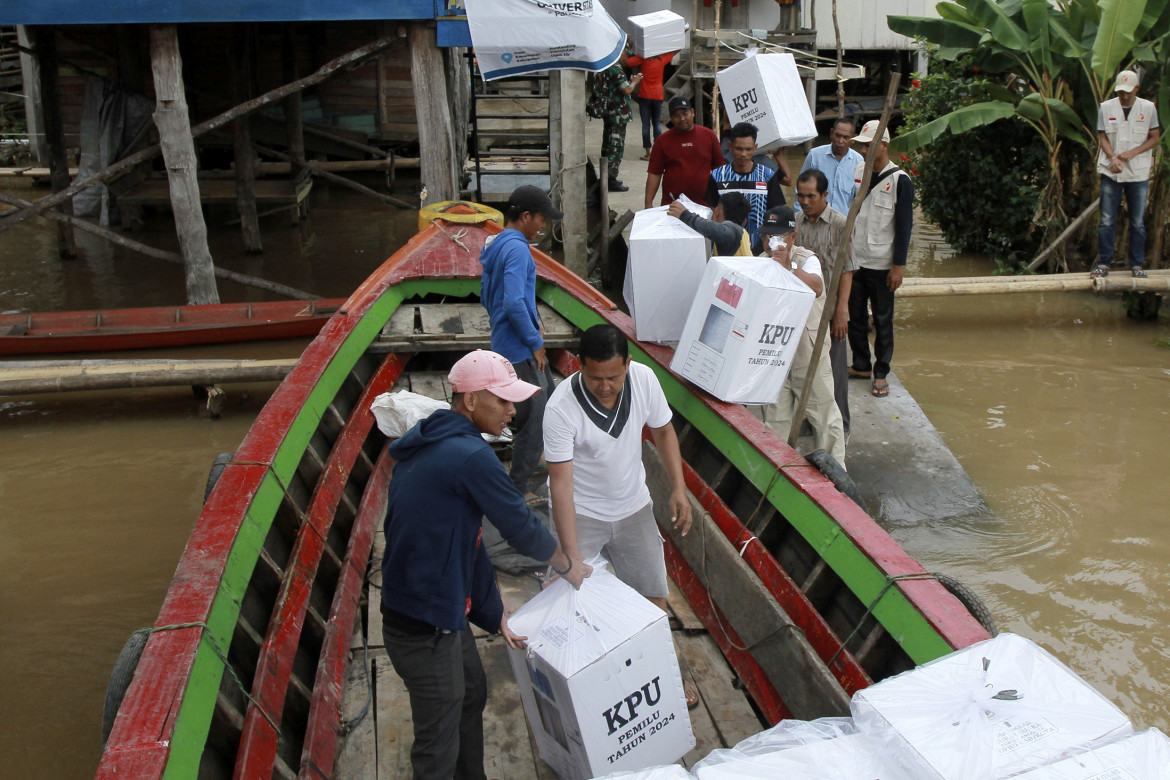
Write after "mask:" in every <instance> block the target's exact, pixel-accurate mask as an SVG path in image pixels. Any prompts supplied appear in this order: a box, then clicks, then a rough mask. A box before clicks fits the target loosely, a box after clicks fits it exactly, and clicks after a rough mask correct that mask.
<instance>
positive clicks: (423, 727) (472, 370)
mask: <svg viewBox="0 0 1170 780" xmlns="http://www.w3.org/2000/svg"><path fill="white" fill-rule="evenodd" d="M447 378H448V380H449V381H450V382H451V390H452V392H453V397H452V399H451V408H450V409H442V410H439V411H437V412H434V413H433V414H431V415H430V416H429V417H427V418H426V419H425V420H423V421H422V422H420V423H418V424H417V425H415V426H414V427H413V428H411V429H410V430H409V431H407V432H406V434H405V435H404V436H403V437H402V438H401V439H398V440H397V441H394V442H392V443H391V444H390V455H391V456H392V457H393V458H394V460H395V461H397V464H396V465H395V467H394V479H392V480H391V481H390V488H389V498H388V502H387V506H386V520H385V523H384V525H383V529H384V531H385V534H386V553H385V555H384V557H383V558H382V638H383V639H384V640H385V643H386V652H387V654H388V655H389V656H390V662H391V663H392V664H393V665H394V671H395V672H397V673H398V676H399V677H401V678H402V681H403V683H404V684H405V685H406V690H407V692H408V693H409V694H410V709H411V716H412V718H413V720H414V744H413V745H412V746H411V749H410V763H411V768H412V770H413V773H414V778H415V780H450V778H452V777H460V778H484V777H485V775H484V770H483V709H484V705H485V703H486V701H487V679H486V677H485V675H484V671H483V664H482V663H481V662H480V659H479V653H478V651H477V650H476V647H475V640H474V639H473V638H472V636H471V630H470V628H469V626H468V621H471V622H473V623H475V624H476V625H477V626H480V627H481V628H483V629H484V630H486V631H490V632H492V633H496V632H499V633H500V634H501V635H502V636H503V637H504V640H505V641H506V642H507V643H508V646H509V647H519V646H521V645H520V644H519V643H520V642H522V641H523V640H524V639H525V637H518V636H516V635H515V634H514V633H512V631H511V630H510V629H509V628H508V620H507V616H506V614H505V610H504V604H503V600H502V599H501V598H500V592H499V590H498V589H497V588H496V580H495V574H494V572H493V571H492V564H491V561H490V560H489V559H488V555H487V551H486V550H485V549H484V548H483V545H482V544H481V543H480V539H481V537H482V535H483V528H482V526H481V525H480V522H481V518H483V517H486V518H487V519H488V520H490V521H491V522H492V524H493V525H495V527H496V528H498V529H499V531H500V533H501V534H502V535H503V536H504V538H505V539H507V540H508V543H509V544H511V545H512V546H513V547H515V548H516V549H517V550H519V551H520V552H521V553H523V554H525V555H528V556H531V557H533V558H535V559H537V560H540V561H548V562H549V563H550V564H551V565H552V567H553V570H554V571H556V572H557V573H558V574H560V575H561V576H562V577H564V578H565V579H566V580H568V581H569V582H570V583H572V585H573V587H576V588H579V587H581V582H582V581H583V580H584V579H585V578H586V577H588V576H589V574H590V573H591V572H592V571H593V569H592V568H591V567H590V566H589V565H588V564H586V563H584V562H583V561H580V560H573V559H572V558H569V557H568V556H567V555H566V554H565V552H564V551H563V550H562V549H561V548H559V547H557V543H556V540H554V539H553V537H552V534H550V533H549V532H548V531H547V530H546V529H545V528H544V527H543V526H542V525H541V524H540V522H539V521H538V520H537V519H536V517H535V516H534V515H533V514H532V511H531V510H530V509H528V508H527V507H526V506H525V504H524V498H523V496H521V495H520V492H519V491H518V490H516V488H515V487H514V486H513V485H512V483H511V482H510V481H509V480H508V475H507V474H506V473H505V472H504V467H503V465H502V464H501V463H500V461H499V459H498V458H496V455H495V453H494V452H493V451H492V449H491V447H490V446H489V445H488V444H487V442H485V441H484V440H483V438H482V436H481V435H480V434H483V433H488V434H492V435H497V436H498V435H499V434H500V433H501V432H502V431H503V430H504V428H505V427H506V426H507V425H508V422H509V421H510V420H511V419H512V416H513V415H514V414H515V413H516V407H515V405H514V404H516V403H517V402H520V401H523V400H525V399H527V398H531V397H532V396H533V395H534V394H535V393H537V392H538V391H539V388H538V387H536V385H531V384H529V383H527V382H523V381H521V380H520V379H519V378H518V377H517V376H516V372H515V370H513V368H512V365H511V364H510V363H509V362H508V361H507V360H505V359H504V357H503V356H501V355H498V354H496V353H494V352H487V351H485V350H476V351H475V352H471V353H469V354H467V355H465V356H463V357H462V358H460V359H459V361H458V362H457V363H455V365H454V366H453V367H452V368H451V373H450V374H449V375H448V377H447Z"/></svg>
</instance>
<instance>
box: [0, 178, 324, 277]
mask: <svg viewBox="0 0 1170 780" xmlns="http://www.w3.org/2000/svg"><path fill="white" fill-rule="evenodd" d="M0 203H8V204H10V205H13V206H19V207H21V208H28V207H30V206H32V205H34V203H33V202H30V201H27V200H24V199H23V198H18V197H16V196H14V195H9V194H8V193H7V192H4V191H3V190H0ZM38 216H41V217H44V218H45V219H55V220H68V221H69V224H71V225H73V227H75V228H77V229H78V230H84V231H85V232H87V233H92V234H93V235H95V236H99V237H101V238H104V239H106V240H107V241H109V242H110V243H112V244H117V245H118V246H121V247H125V248H126V249H129V250H131V251H133V252H138V253H139V254H143V255H146V256H147V257H153V258H155V259H156V260H163V261H165V262H168V263H175V264H176V265H182V264H183V258H182V257H181V256H179V255H178V254H176V253H174V252H168V251H166V250H164V249H156V248H155V247H152V246H148V245H146V244H143V243H141V242H139V241H134V240H133V239H129V238H126V237H125V236H123V235H119V234H118V233H115V232H114V231H112V230H109V229H107V228H104V227H100V226H98V225H95V224H93V223H92V222H88V221H86V220H84V219H81V218H80V217H67V216H65V215H64V214H61V213H60V212H58V211H53V210H50V211H43V212H41V213H40V214H39V215H38ZM215 275H216V276H218V277H219V278H220V279H228V280H230V281H233V282H235V283H237V284H242V285H246V286H248V287H256V288H257V289H260V290H268V291H269V292H274V293H276V294H277V295H284V296H287V297H289V298H293V299H296V300H312V299H314V298H319V297H320V296H319V295H313V294H312V293H307V292H305V291H304V290H298V289H296V288H295V287H288V286H286V285H283V284H280V283H278V282H270V281H268V280H267V279H261V278H259V277H256V276H248V275H247V274H240V273H236V272H235V271H229V270H227V269H226V268H219V267H216V268H215Z"/></svg>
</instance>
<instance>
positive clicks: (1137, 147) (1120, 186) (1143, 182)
mask: <svg viewBox="0 0 1170 780" xmlns="http://www.w3.org/2000/svg"><path fill="white" fill-rule="evenodd" d="M1138 83H1139V80H1138V75H1137V74H1136V73H1134V72H1133V71H1132V70H1123V71H1121V73H1118V74H1117V81H1115V82H1114V84H1113V91H1114V92H1116V93H1117V96H1116V97H1114V98H1112V99H1110V100H1106V101H1105V102H1104V103H1102V104H1101V107H1100V110H1099V111H1098V113H1097V135H1098V137H1099V138H1100V139H1101V151H1100V152H1099V153H1098V154H1097V173H1099V174H1101V222H1100V224H1099V225H1098V227H1097V267H1096V268H1094V269H1093V272H1092V273H1091V274H1090V276H1107V275H1108V274H1109V266H1110V264H1111V263H1112V262H1113V239H1114V229H1115V225H1116V223H1117V208H1118V207H1119V206H1120V205H1121V196H1122V194H1124V195H1125V205H1126V207H1128V209H1129V268H1130V271H1131V272H1132V273H1133V275H1134V276H1136V277H1145V276H1146V272H1145V271H1143V270H1142V266H1143V265H1145V262H1146V225H1145V215H1146V196H1147V195H1148V194H1149V189H1150V166H1151V163H1152V162H1153V159H1154V152H1153V149H1154V147H1155V146H1157V145H1158V139H1159V138H1160V137H1161V134H1162V131H1161V130H1160V129H1159V128H1158V110H1157V109H1156V108H1155V107H1154V104H1153V103H1151V102H1150V101H1149V100H1144V99H1142V98H1140V97H1138V96H1137V90H1138Z"/></svg>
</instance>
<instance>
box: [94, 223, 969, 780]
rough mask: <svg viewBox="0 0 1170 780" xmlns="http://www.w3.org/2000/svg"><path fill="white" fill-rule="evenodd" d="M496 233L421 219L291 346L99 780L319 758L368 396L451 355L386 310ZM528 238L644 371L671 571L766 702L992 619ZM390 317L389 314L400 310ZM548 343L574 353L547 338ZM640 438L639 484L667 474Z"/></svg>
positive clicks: (919, 651) (322, 770)
mask: <svg viewBox="0 0 1170 780" xmlns="http://www.w3.org/2000/svg"><path fill="white" fill-rule="evenodd" d="M499 230H500V228H498V227H497V226H495V225H494V224H492V223H487V224H484V225H474V226H465V225H461V226H459V227H458V229H456V228H455V226H453V225H449V224H445V223H443V222H441V221H436V222H435V223H433V224H432V225H431V226H430V227H428V228H426V229H425V230H423V231H422V232H420V233H419V234H418V235H416V236H415V237H414V238H413V239H412V240H411V241H410V242H408V243H407V244H406V245H405V246H404V247H403V248H402V249H401V250H399V251H398V252H397V253H395V254H394V256H392V257H391V258H390V259H389V260H388V261H387V262H386V263H385V264H384V265H383V266H382V267H381V268H380V269H379V270H378V271H377V272H376V273H375V274H374V275H373V276H371V277H370V278H369V279H368V280H367V281H366V282H365V283H363V285H362V286H361V287H360V288H359V289H358V290H357V291H356V292H355V293H354V294H353V295H352V296H351V297H350V298H349V299H348V300H347V301H346V303H345V304H344V305H343V306H342V307H341V309H340V311H339V312H338V313H337V314H336V315H334V316H333V317H332V318H331V319H330V320H329V322H328V323H327V324H326V325H325V327H324V328H323V329H322V331H321V333H320V334H319V335H318V336H317V338H316V339H315V340H314V341H313V342H312V343H311V344H310V345H309V346H308V348H307V349H306V351H305V353H304V354H303V356H302V357H301V359H300V361H299V362H298V364H297V366H296V368H295V369H294V370H293V371H292V373H291V374H290V375H289V376H288V377H287V378H286V379H285V381H284V382H283V383H282V384H281V385H280V387H279V388H278V389H277V390H276V392H275V393H274V394H273V396H272V398H271V399H270V400H269V402H268V403H267V405H266V406H265V407H264V409H263V410H262V411H261V413H260V415H259V416H258V418H257V420H256V422H255V424H254V425H253V427H252V428H251V430H250V432H249V433H248V435H247V437H246V438H245V440H244V441H243V443H242V444H241V446H240V448H239V449H238V450H237V451H236V453H235V454H234V457H233V459H232V461H231V462H230V463H228V464H227V465H226V466H225V467H224V469H223V472H222V475H221V476H220V478H219V481H218V483H217V485H216V487H215V489H214V490H213V491H212V492H211V494H210V496H209V498H208V501H207V503H206V505H205V507H204V509H203V511H202V513H201V515H200V517H199V520H198V522H197V524H196V526H195V529H194V531H193V533H192V535H191V538H190V540H189V541H188V544H187V547H186V550H185V552H184V554H183V557H182V559H181V561H180V563H179V566H178V570H177V571H176V574H175V577H174V579H173V581H172V584H171V586H170V589H169V591H168V593H167V596H166V599H165V601H164V603H163V606H162V609H161V611H160V613H159V616H158V619H157V620H156V622H155V625H154V628H153V630H152V632H151V633H150V635H149V639H148V641H147V642H146V646H145V649H144V650H143V652H142V655H141V659H140V660H139V661H138V663H137V669H136V672H135V673H134V676H133V679H132V681H131V682H130V684H129V687H128V689H127V691H126V693H125V696H124V698H123V700H122V702H121V705H120V708H119V709H118V712H117V717H116V719H115V720H114V722H113V726H112V731H111V733H110V735H109V738H108V740H107V742H106V745H105V748H104V751H103V755H102V760H101V763H100V765H99V767H98V770H97V776H98V777H100V778H115V777H124V776H134V777H196V776H198V777H229V776H231V777H236V778H259V777H270V776H271V777H281V778H285V777H301V778H311V777H329V776H331V775H332V772H333V767H334V761H335V755H336V753H337V750H338V746H339V730H340V725H339V724H340V722H341V719H340V715H339V708H340V698H341V689H342V686H343V684H344V682H345V680H346V675H347V665H348V664H349V661H350V658H351V656H352V655H353V651H352V649H351V633H352V632H353V630H354V622H355V617H356V616H357V615H358V613H359V603H361V602H362V599H363V588H364V587H365V581H366V577H367V567H368V562H369V558H370V550H371V545H372V540H373V537H374V535H375V532H376V530H377V528H378V527H380V524H381V519H382V516H383V514H384V508H385V495H386V486H387V484H388V481H389V479H390V478H391V472H392V463H391V462H390V460H389V458H388V456H387V455H386V446H385V445H386V440H385V437H384V436H383V435H382V434H381V433H380V432H379V431H378V429H377V427H376V425H375V424H374V421H373V418H372V415H371V413H370V412H369V410H368V407H369V403H370V401H371V400H372V399H373V398H374V397H375V396H376V395H378V394H379V393H382V392H384V391H386V390H388V389H390V388H391V387H392V386H394V384H395V382H396V381H397V380H398V379H399V377H400V376H401V375H402V373H403V371H404V370H405V369H406V368H407V366H408V364H411V365H413V364H416V363H417V364H422V365H424V366H429V367H431V368H441V367H443V366H449V365H450V364H451V363H452V362H453V361H454V359H455V358H456V357H457V356H458V354H461V353H457V352H449V353H446V354H445V355H436V353H433V352H432V353H428V352H424V351H421V350H420V351H418V352H417V353H416V354H412V353H410V352H403V351H391V350H392V349H393V347H392V346H390V345H388V344H387V343H385V342H383V338H385V336H383V333H384V331H387V332H388V331H391V330H393V329H394V328H393V327H391V324H392V315H395V313H396V311H398V310H400V309H401V310H402V311H404V312H407V315H406V317H405V320H406V335H405V341H404V342H403V341H402V338H401V337H400V339H399V340H400V342H402V343H405V344H410V343H411V342H412V339H413V341H414V342H416V344H417V345H418V346H420V347H421V348H422V349H425V348H426V347H425V344H426V336H425V334H423V335H418V336H414V337H412V336H411V335H410V334H411V333H412V332H414V331H418V330H421V329H422V328H421V327H420V326H421V323H420V322H418V316H419V315H418V314H417V308H421V307H417V308H416V307H413V303H414V302H424V303H425V302H439V301H442V302H447V303H450V302H457V301H463V302H469V301H474V300H475V299H476V298H475V297H476V295H477V294H478V291H479V274H480V267H479V262H478V256H479V251H480V249H481V247H482V244H483V241H484V239H485V238H486V237H487V236H488V235H490V234H492V233H495V232H498V231H499ZM536 255H537V268H538V277H539V278H538V295H539V297H540V299H541V301H542V302H543V304H547V306H549V307H551V308H552V309H553V310H554V311H556V312H557V313H558V314H559V315H561V316H562V317H564V318H565V319H566V320H567V321H568V322H569V323H571V324H572V325H573V326H575V327H576V328H578V329H583V328H586V327H589V326H591V325H593V324H596V323H599V322H611V323H613V324H615V325H617V326H618V327H619V328H621V329H622V330H623V331H624V332H626V333H627V334H628V335H629V336H630V339H631V350H632V354H633V356H634V358H635V359H636V360H638V361H641V362H644V363H646V364H647V365H649V366H651V367H652V368H653V369H654V371H655V372H656V373H657V375H658V376H659V378H660V380H661V382H662V385H663V388H664V390H665V392H666V395H667V398H668V400H669V401H670V403H671V404H672V406H673V408H674V410H675V412H676V418H675V425H676V429H677V430H678V433H679V438H680V441H681V445H682V449H683V454H684V458H685V460H686V461H687V466H686V478H687V484H688V487H689V488H690V491H691V493H692V494H693V500H694V501H695V505H696V507H698V508H700V509H701V511H700V512H699V513H698V514H697V521H696V525H695V528H694V529H693V530H692V532H691V533H690V534H688V536H687V537H685V538H679V537H677V535H675V534H673V533H672V532H671V531H670V529H669V527H668V525H669V524H667V525H666V526H664V527H663V535H664V537H666V542H667V544H666V547H667V556H668V566H669V569H670V572H671V575H672V577H673V579H674V581H675V582H676V583H677V584H678V586H679V587H680V588H681V590H682V591H683V593H685V595H686V596H687V598H688V599H689V601H690V603H691V606H692V607H693V608H694V610H695V612H696V613H697V614H698V615H699V616H700V617H701V619H702V620H703V622H704V623H705V625H706V627H707V629H708V630H709V631H710V635H711V636H712V637H713V638H714V639H715V640H716V642H717V643H718V644H719V646H720V648H721V649H722V650H723V653H724V655H725V656H726V658H727V659H728V661H729V662H730V664H731V666H732V667H733V669H734V670H735V673H736V674H737V675H738V677H739V679H740V680H741V681H742V683H743V685H744V687H745V688H746V690H747V691H748V692H749V693H750V695H751V697H752V699H753V701H754V703H755V705H756V706H757V707H758V709H759V711H760V712H761V713H762V714H763V716H764V717H765V719H766V720H767V721H769V722H775V721H777V720H779V719H781V718H784V717H789V716H796V717H801V718H811V717H818V716H822V715H834V714H844V713H846V712H847V707H848V700H849V696H850V695H851V694H852V693H853V692H854V691H855V690H857V689H859V688H861V687H864V686H866V685H868V684H870V682H872V681H874V680H878V679H882V678H884V677H886V676H889V675H892V674H895V673H897V672H900V671H903V670H905V669H907V668H910V667H911V666H913V665H915V664H919V663H923V662H926V661H929V660H931V659H933V658H935V657H938V656H940V655H943V654H945V653H947V652H950V651H951V650H953V649H956V648H960V647H964V646H966V645H968V644H971V643H973V642H976V641H979V640H981V639H985V638H987V636H988V634H987V633H986V631H985V630H984V629H983V628H982V627H981V626H980V625H979V624H978V623H977V622H976V621H975V620H974V619H973V618H972V617H971V616H970V614H969V613H968V612H967V611H966V609H965V608H964V607H963V606H962V605H961V604H960V603H959V602H958V601H957V600H956V599H955V598H954V597H952V596H951V595H950V594H949V593H948V592H947V591H946V590H945V589H944V588H943V587H942V586H941V585H940V584H939V583H938V582H937V581H936V580H935V579H934V578H933V577H932V576H931V575H929V574H928V573H926V572H925V571H924V570H923V568H922V567H921V566H920V565H919V564H918V563H917V562H916V561H914V560H913V559H912V558H911V557H910V556H908V555H907V554H906V553H905V552H903V551H902V550H901V549H900V548H899V547H898V545H897V544H896V543H895V542H894V541H893V540H892V539H891V538H890V537H889V536H888V535H887V534H886V533H885V532H883V531H882V530H881V529H880V528H878V527H877V526H876V524H875V523H874V522H873V520H872V519H871V518H870V517H869V516H868V515H866V514H865V512H864V511H862V510H861V509H860V508H859V507H858V506H857V505H856V504H854V503H853V502H852V501H850V500H849V499H847V498H845V497H844V496H843V495H842V494H841V493H840V492H838V490H837V489H836V488H835V487H834V485H833V483H832V482H830V481H829V480H828V479H826V478H825V477H824V476H822V475H821V473H820V472H819V471H817V470H816V469H815V468H814V467H812V466H811V465H809V463H808V462H807V461H806V460H805V459H804V458H802V457H801V456H800V455H798V454H797V453H796V452H794V451H793V450H792V449H790V448H789V447H788V446H787V445H786V444H785V443H784V442H783V441H781V440H779V439H778V438H776V437H775V436H774V435H773V434H771V433H770V432H769V431H768V430H767V429H766V428H765V427H764V426H763V424H762V423H760V422H759V421H758V420H757V419H756V418H755V417H754V416H752V414H750V413H749V412H748V411H747V410H745V409H744V408H743V407H741V406H736V405H728V404H724V403H721V402H719V401H716V400H714V399H712V398H711V397H709V396H707V395H706V394H704V393H702V392H700V391H697V390H696V389H694V388H693V387H691V386H690V385H689V384H688V383H687V382H685V381H683V380H682V379H680V378H679V377H677V376H676V375H674V374H672V373H671V372H670V371H669V369H668V364H669V359H670V356H671V352H670V350H669V349H667V348H665V347H661V346H656V345H649V344H642V343H639V342H637V341H635V340H634V339H633V326H632V322H631V321H630V319H629V318H628V317H627V316H626V315H624V314H623V313H621V312H620V311H618V310H617V309H616V307H615V306H614V305H613V304H612V303H611V302H610V301H609V300H607V299H606V298H605V297H604V296H602V295H601V294H600V293H598V292H597V291H596V290H594V289H593V288H591V287H590V286H589V285H587V284H586V283H585V282H584V281H582V280H581V279H580V278H578V277H576V276H575V275H573V274H571V273H569V272H567V271H566V270H565V269H564V268H563V267H562V266H560V265H559V264H557V263H556V262H554V261H553V260H551V259H550V258H548V257H546V256H544V255H541V254H540V253H536ZM408 302H409V303H408ZM404 303H408V305H407V306H403V304H404ZM394 321H396V322H398V327H399V329H400V330H401V326H402V321H403V316H402V315H401V313H400V314H399V316H398V317H397V318H396V320H394ZM411 324H413V325H414V326H415V327H414V328H411V327H410V326H411ZM448 324H451V323H448ZM400 336H401V334H400ZM391 340H392V339H391ZM453 340H454V342H455V343H456V344H458V343H459V339H458V337H455V338H454V339H453ZM468 343H469V344H470V343H471V342H468ZM399 348H401V347H399ZM444 361H445V362H444ZM555 361H556V363H557V365H558V366H559V368H560V369H561V370H562V371H567V370H570V369H572V362H573V358H572V357H571V356H570V355H569V354H568V353H566V352H563V351H562V352H560V353H558V354H557V355H556V357H555ZM646 446H647V458H646V462H647V465H648V475H649V480H650V483H651V487H652V491H657V490H660V488H661V485H662V482H663V477H662V474H661V470H660V467H659V465H658V464H657V459H656V457H655V453H654V452H653V448H652V446H650V445H649V444H647V445H646ZM659 503H662V502H659ZM660 524H661V523H660ZM371 568H374V569H376V566H375V567H371ZM370 620H371V621H372V620H373V617H372V616H371V618H370ZM366 630H367V631H370V632H371V633H372V630H371V629H370V627H369V626H367V627H366ZM843 640H844V641H843ZM358 652H359V654H360V650H359V651H358ZM245 692H246V693H245ZM341 739H344V735H343V736H342V737H341Z"/></svg>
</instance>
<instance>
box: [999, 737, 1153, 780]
mask: <svg viewBox="0 0 1170 780" xmlns="http://www.w3.org/2000/svg"><path fill="white" fill-rule="evenodd" d="M1017 777H1019V778H1020V780H1139V779H1140V780H1170V739H1167V737H1166V735H1165V734H1163V733H1162V732H1160V731H1158V730H1157V729H1150V730H1149V731H1143V732H1141V733H1140V734H1134V735H1133V736H1129V737H1125V738H1124V739H1119V740H1116V741H1115V742H1110V743H1109V744H1107V745H1102V746H1101V747H1099V748H1095V749H1093V750H1088V751H1085V752H1083V753H1076V754H1074V755H1072V756H1070V757H1068V758H1066V759H1063V760H1061V761H1057V762H1056V763H1053V764H1048V765H1047V766H1042V767H1040V768H1039V769H1033V770H1032V771H1031V772H1024V773H1023V774H1022V775H1017Z"/></svg>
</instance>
